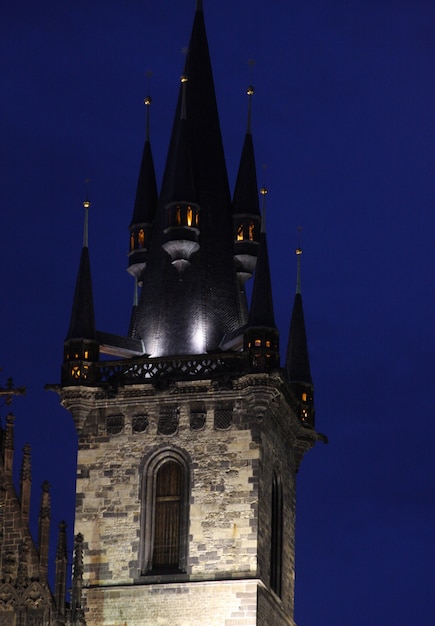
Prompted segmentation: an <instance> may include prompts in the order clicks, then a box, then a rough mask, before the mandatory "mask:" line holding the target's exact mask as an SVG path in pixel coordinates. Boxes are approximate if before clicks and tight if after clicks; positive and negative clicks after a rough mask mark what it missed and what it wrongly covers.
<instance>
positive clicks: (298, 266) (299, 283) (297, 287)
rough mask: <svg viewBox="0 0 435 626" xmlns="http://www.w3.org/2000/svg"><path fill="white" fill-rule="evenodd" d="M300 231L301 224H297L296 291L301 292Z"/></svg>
mask: <svg viewBox="0 0 435 626" xmlns="http://www.w3.org/2000/svg"><path fill="white" fill-rule="evenodd" d="M301 232H302V226H298V247H297V248H296V250H295V252H296V257H297V260H298V264H297V273H296V293H301V255H302V248H301Z"/></svg>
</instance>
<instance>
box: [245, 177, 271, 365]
mask: <svg viewBox="0 0 435 626" xmlns="http://www.w3.org/2000/svg"><path fill="white" fill-rule="evenodd" d="M260 193H261V195H262V197H263V213H262V220H261V233H260V245H259V251H258V260H257V267H256V270H255V276H254V286H253V290H252V300H251V308H250V311H249V319H248V324H247V329H246V331H245V339H244V344H245V348H244V349H245V350H249V352H250V353H251V354H252V357H253V365H254V367H256V368H259V369H263V368H266V369H269V368H271V367H276V366H278V365H279V333H278V330H277V328H276V325H275V316H274V312H273V298H272V284H271V280H270V268H269V253H268V250H267V239H266V194H267V189H265V188H262V189H261V190H260Z"/></svg>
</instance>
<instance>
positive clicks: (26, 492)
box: [20, 443, 32, 522]
mask: <svg viewBox="0 0 435 626" xmlns="http://www.w3.org/2000/svg"><path fill="white" fill-rule="evenodd" d="M31 486H32V467H31V459H30V446H29V444H28V443H26V445H25V446H24V448H23V461H22V463H21V472H20V501H21V518H22V519H23V520H24V521H26V522H28V521H29V512H30V490H31Z"/></svg>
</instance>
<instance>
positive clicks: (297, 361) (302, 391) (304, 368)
mask: <svg viewBox="0 0 435 626" xmlns="http://www.w3.org/2000/svg"><path fill="white" fill-rule="evenodd" d="M301 255H302V249H301V248H300V247H298V248H297V249H296V256H297V278H296V294H295V299H294V304H293V312H292V317H291V322H290V331H289V339H288V344H287V355H286V363H285V371H286V375H287V379H288V381H289V384H290V389H291V392H292V396H293V399H294V402H295V408H296V411H297V415H298V416H299V419H300V420H301V421H302V422H303V423H304V424H306V425H309V426H314V399H313V394H314V387H313V381H312V379H311V371H310V360H309V355H308V345H307V335H306V331H305V319H304V312H303V307H302V294H301Z"/></svg>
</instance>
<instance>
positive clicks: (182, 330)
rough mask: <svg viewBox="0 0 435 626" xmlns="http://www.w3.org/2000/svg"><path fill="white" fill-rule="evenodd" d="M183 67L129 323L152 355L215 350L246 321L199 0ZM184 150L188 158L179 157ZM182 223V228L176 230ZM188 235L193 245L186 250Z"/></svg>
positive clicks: (132, 333) (134, 333) (226, 179)
mask: <svg viewBox="0 0 435 626" xmlns="http://www.w3.org/2000/svg"><path fill="white" fill-rule="evenodd" d="M183 75H184V77H185V78H186V79H187V85H186V82H184V83H182V85H181V89H180V94H179V98H178V104H177V109H176V113H175V119H174V125H173V130H172V136H171V141H170V145H169V151H168V157H167V161H166V167H165V172H164V176H163V182H162V188H161V192H160V199H159V208H158V211H157V214H156V217H155V220H154V226H153V234H152V239H151V244H150V249H149V252H148V257H147V263H146V267H145V269H144V272H143V285H142V290H141V297H140V300H139V304H138V307H137V310H136V315H135V320H134V324H133V327H132V328H131V335H132V336H133V337H136V338H140V339H142V340H143V341H144V343H145V347H146V351H147V353H148V354H150V355H151V356H161V355H176V354H180V355H181V354H197V353H205V352H208V351H214V350H217V349H218V348H219V344H220V341H221V340H222V337H223V336H224V335H225V334H226V333H229V332H232V331H234V330H235V329H236V328H238V327H240V326H241V325H242V324H243V322H244V321H245V320H244V319H243V312H242V310H241V305H240V298H239V288H238V282H237V275H236V271H235V267H234V260H233V237H232V233H231V230H232V229H231V202H230V194H229V187H228V178H227V172H226V165H225V158H224V152H223V146H222V137H221V131H220V124H219V118H218V112H217V105H216V97H215V91H214V83H213V76H212V70H211V64H210V56H209V50H208V42H207V36H206V31H205V24H204V14H203V11H202V5H201V3H197V7H196V11H195V17H194V23H193V29H192V34H191V38H190V45H189V50H188V54H187V57H186V63H185V68H184V73H183ZM185 150H187V152H186V154H187V155H188V158H186V159H183V158H180V153H181V152H183V151H185ZM186 168H187V169H186ZM178 205H179V207H178ZM178 208H179V209H180V213H179V214H178V213H177V211H178ZM199 208H200V209H201V211H200V212H199ZM178 215H179V216H180V217H178ZM178 219H179V220H180V223H177V220H178ZM192 220H193V221H192ZM185 222H186V223H185ZM179 226H181V227H183V228H184V231H185V232H184V235H185V236H183V235H182V234H181V233H176V232H175V230H176V229H177V228H178V227H179ZM187 228H190V229H191V231H188V230H187ZM171 229H175V230H172V231H171ZM195 229H196V231H197V232H194V230H195ZM171 232H172V234H171ZM180 237H181V238H180ZM196 237H197V241H196V240H195V238H196ZM189 239H192V245H193V248H192V250H191V251H190V253H189V254H190V256H189V257H188V258H185V254H186V242H188V241H189ZM193 240H195V241H193ZM176 241H178V242H183V243H182V244H181V248H182V249H181V250H177V249H176V248H177V246H176V244H175V243H174V242H176ZM168 242H169V247H168ZM197 246H198V248H197ZM193 252H195V253H194V254H193ZM185 261H187V263H186V262H185Z"/></svg>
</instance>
